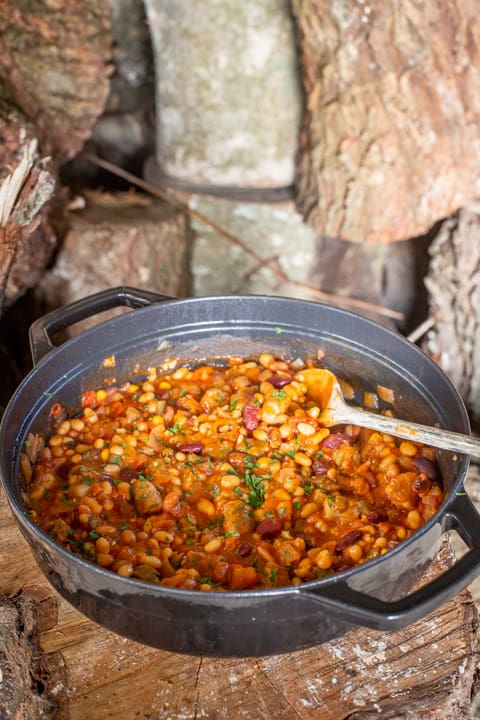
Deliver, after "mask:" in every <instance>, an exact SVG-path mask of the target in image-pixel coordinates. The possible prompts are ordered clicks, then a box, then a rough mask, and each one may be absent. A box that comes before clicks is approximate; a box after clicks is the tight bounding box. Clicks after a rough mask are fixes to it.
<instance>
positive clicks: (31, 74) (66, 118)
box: [0, 0, 111, 164]
mask: <svg viewBox="0 0 480 720" xmlns="http://www.w3.org/2000/svg"><path fill="white" fill-rule="evenodd" d="M109 28H110V21H109V4H108V2H107V0H28V1H27V2H25V1H22V2H19V1H18V0H17V1H15V0H0V96H2V95H3V96H4V97H7V98H8V99H9V100H10V101H11V102H12V103H13V104H15V105H16V106H17V107H18V108H20V109H21V110H22V111H23V113H24V114H25V116H26V117H28V118H31V119H32V121H33V122H34V123H35V127H36V132H37V135H38V138H39V140H40V142H41V145H42V149H43V151H44V152H45V153H49V154H52V155H53V156H54V157H55V159H56V160H57V162H58V163H59V164H61V163H63V162H65V161H66V160H69V159H70V158H72V157H73V156H74V155H75V154H76V153H77V152H78V151H79V150H80V149H81V147H82V145H83V143H84V141H85V140H86V139H87V138H88V137H90V134H91V130H92V127H93V125H94V123H95V121H96V119H97V118H98V116H99V115H100V114H101V113H102V111H103V108H104V106H105V102H106V99H107V95H108V91H109V80H108V77H109V73H110V66H109V60H110V52H111V50H110V44H111V36H110V32H109Z"/></svg>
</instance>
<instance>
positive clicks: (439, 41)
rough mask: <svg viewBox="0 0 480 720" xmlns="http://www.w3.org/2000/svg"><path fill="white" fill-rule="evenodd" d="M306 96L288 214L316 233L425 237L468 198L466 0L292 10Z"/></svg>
mask: <svg viewBox="0 0 480 720" xmlns="http://www.w3.org/2000/svg"><path fill="white" fill-rule="evenodd" d="M292 8H293V12H294V16H295V18H296V22H297V27H298V33H299V48H300V57H301V67H302V76H303V82H304V88H305V93H306V98H305V113H304V122H303V130H302V134H301V151H300V153H299V160H298V167H297V170H298V187H297V204H298V207H299V209H300V212H301V213H302V215H303V216H304V218H305V219H306V220H307V221H308V222H309V223H311V224H312V225H313V227H314V228H315V230H316V231H317V233H318V234H319V235H326V236H334V237H339V238H343V239H348V240H352V241H355V242H387V241H391V240H399V239H407V238H411V237H416V236H419V235H421V234H424V233H425V232H427V231H428V229H429V228H430V227H431V226H432V225H433V224H434V223H435V222H437V221H439V220H440V219H442V218H445V217H447V216H448V215H450V214H451V213H452V212H454V211H455V210H457V209H458V208H460V207H462V206H463V205H465V204H467V203H468V202H469V201H471V200H472V199H473V198H475V197H478V194H479V190H480V186H479V173H478V167H479V165H480V130H479V128H480V102H478V87H479V84H480V54H479V48H480V25H479V23H478V21H477V16H478V7H477V4H476V3H475V2H474V0H465V2H462V3H451V2H448V0H439V1H438V2H436V3H424V2H420V1H419V0H395V1H394V2H390V3H386V2H383V0H369V1H368V2H358V3H352V2H348V0H332V2H326V0H292Z"/></svg>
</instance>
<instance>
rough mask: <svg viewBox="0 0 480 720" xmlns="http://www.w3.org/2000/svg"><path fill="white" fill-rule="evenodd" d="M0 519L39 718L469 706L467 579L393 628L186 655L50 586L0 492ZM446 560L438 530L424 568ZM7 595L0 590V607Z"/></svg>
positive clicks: (407, 713)
mask: <svg viewBox="0 0 480 720" xmlns="http://www.w3.org/2000/svg"><path fill="white" fill-rule="evenodd" d="M0 526H1V527H2V555H0V595H4V596H9V597H10V596H12V595H13V596H15V594H16V593H18V591H19V590H20V589H21V588H24V587H25V586H29V587H30V588H31V586H32V585H34V586H35V588H34V590H35V593H37V595H36V600H35V601H34V602H35V606H36V607H37V611H38V612H37V616H36V617H37V618H40V620H39V621H37V624H36V626H35V627H33V628H32V627H30V629H29V631H28V638H29V639H30V640H29V642H30V643H31V647H32V646H33V648H34V653H33V656H32V659H33V661H34V664H33V665H32V668H33V669H32V672H33V673H34V674H36V675H37V676H38V677H40V678H41V683H42V686H43V689H42V687H40V688H39V686H35V687H34V689H36V690H37V692H38V690H39V689H40V690H42V692H41V696H42V698H43V701H44V702H47V701H48V702H49V703H50V707H51V708H52V711H51V715H50V716H49V717H50V718H51V720H85V718H88V719H89V720H108V719H109V718H112V717H115V718H116V719H117V720H131V719H132V718H133V717H138V718H151V720H164V719H165V718H195V717H196V718H212V720H213V719H215V720H237V719H238V720H240V719H241V718H245V717H251V718H255V720H271V718H272V717H275V718H276V719H277V718H278V720H319V718H321V720H354V719H355V720H378V718H379V717H381V718H382V720H428V719H430V720H437V719H438V718H455V720H469V719H471V718H472V701H473V700H474V698H475V697H476V695H477V693H478V684H477V681H478V678H477V667H478V659H479V658H478V654H477V650H476V643H477V612H476V609H475V606H474V604H473V601H472V598H471V595H470V593H469V592H468V591H464V592H462V593H461V594H460V595H458V596H457V597H456V598H455V599H454V600H453V601H451V602H448V603H446V604H445V605H444V606H443V607H442V608H440V610H438V611H437V612H435V613H432V614H431V615H430V616H428V617H427V618H425V619H424V620H422V621H420V622H418V623H415V625H412V626H410V627H408V628H405V629H404V630H398V631H396V632H390V633H381V632H376V631H372V630H366V629H362V628H359V629H358V630H355V631H353V632H351V633H348V634H347V635H344V636H343V637H340V638H338V639H336V640H334V641H332V642H329V643H325V644H324V645H321V646H318V647H313V648H310V649H307V650H301V651H297V652H293V653H289V654H286V655H278V656H273V657H267V658H248V659H240V660H238V659H214V658H200V657H189V656H186V655H179V654H176V653H172V652H162V651H161V650H156V649H153V648H150V647H146V646H143V645H139V644H138V643H135V642H132V641H129V640H125V639H123V638H121V637H119V636H117V635H115V634H114V633H112V632H109V631H107V630H104V629H103V628H101V627H99V626H98V625H96V624H95V623H93V622H91V621H90V620H87V619H86V618H85V617H83V616H82V615H80V614H79V613H78V612H77V611H76V610H74V609H73V608H72V607H71V606H70V605H68V604H67V603H66V602H65V601H64V600H63V599H61V598H59V596H58V595H57V594H56V593H55V591H54V590H53V589H52V588H51V587H50V586H49V585H48V583H47V581H46V580H45V578H44V577H43V576H42V575H41V573H40V571H39V569H38V568H37V567H36V565H35V562H34V560H33V557H32V555H31V552H30V550H29V549H28V547H27V545H26V543H25V540H24V539H23V538H22V536H21V534H20V532H19V530H18V529H17V526H16V525H15V523H14V521H13V519H12V516H11V513H10V511H9V509H8V507H7V506H6V502H5V498H4V496H3V494H2V493H1V492H0ZM19 557H21V558H22V562H21V563H19V562H18V558H19ZM451 562H452V553H451V550H450V547H449V544H448V541H447V540H446V541H445V543H444V546H443V548H442V551H441V553H440V554H439V556H438V557H437V559H436V560H435V562H434V564H433V566H432V567H431V569H430V570H429V571H428V575H427V577H429V578H431V577H434V576H435V575H436V574H438V573H439V572H443V571H444V570H445V569H446V568H447V567H448V566H449V565H450V564H451ZM39 586H40V587H41V588H43V593H44V594H41V595H39V594H38V592H39V589H38V588H39ZM29 592H31V590H30V591H29ZM57 601H58V614H57ZM9 603H10V601H7V602H6V603H5V600H3V602H2V601H0V609H2V608H5V607H6V608H7V610H8V608H9V606H10V605H9ZM39 606H40V607H39ZM11 647H12V651H13V655H11V657H10V664H11V663H12V657H13V658H16V660H17V663H18V666H19V667H18V668H17V670H16V672H17V673H19V674H20V675H17V676H21V677H24V676H25V672H26V666H25V655H23V654H21V653H20V654H16V653H17V650H16V649H14V646H13V645H12V646H11ZM35 649H36V650H35ZM0 651H1V644H0ZM13 664H14V665H15V664H16V663H13ZM27 666H28V658H27ZM12 672H13V669H12ZM20 687H21V688H23V686H20ZM21 691H22V692H23V689H22V690H21ZM42 698H39V699H38V700H40V699H42ZM7 701H9V695H8V688H6V687H5V686H4V687H3V688H2V687H1V686H0V706H3V705H2V702H3V704H5V702H7ZM33 707H35V705H34V706H33ZM39 717H41V716H40V715H39ZM16 720H17V719H16ZM18 720H30V717H29V716H28V715H27V716H26V718H23V717H22V718H21V717H18ZM32 720H33V718H32Z"/></svg>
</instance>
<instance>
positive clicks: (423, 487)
mask: <svg viewBox="0 0 480 720" xmlns="http://www.w3.org/2000/svg"><path fill="white" fill-rule="evenodd" d="M412 487H413V489H414V490H415V492H417V493H419V494H420V495H424V494H425V493H427V492H429V491H430V490H431V489H432V483H431V481H430V480H429V479H428V477H427V476H426V474H425V473H421V475H420V477H418V478H417V479H416V480H415V481H414V483H413V486H412Z"/></svg>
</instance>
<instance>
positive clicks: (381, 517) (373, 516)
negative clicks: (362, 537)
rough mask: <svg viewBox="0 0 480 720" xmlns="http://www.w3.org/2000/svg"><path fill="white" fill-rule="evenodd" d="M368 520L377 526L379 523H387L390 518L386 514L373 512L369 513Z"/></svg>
mask: <svg viewBox="0 0 480 720" xmlns="http://www.w3.org/2000/svg"><path fill="white" fill-rule="evenodd" d="M367 520H368V522H370V523H373V524H374V525H376V524H377V523H381V522H386V521H387V520H388V517H387V515H386V514H385V513H378V512H371V513H368V515H367Z"/></svg>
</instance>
